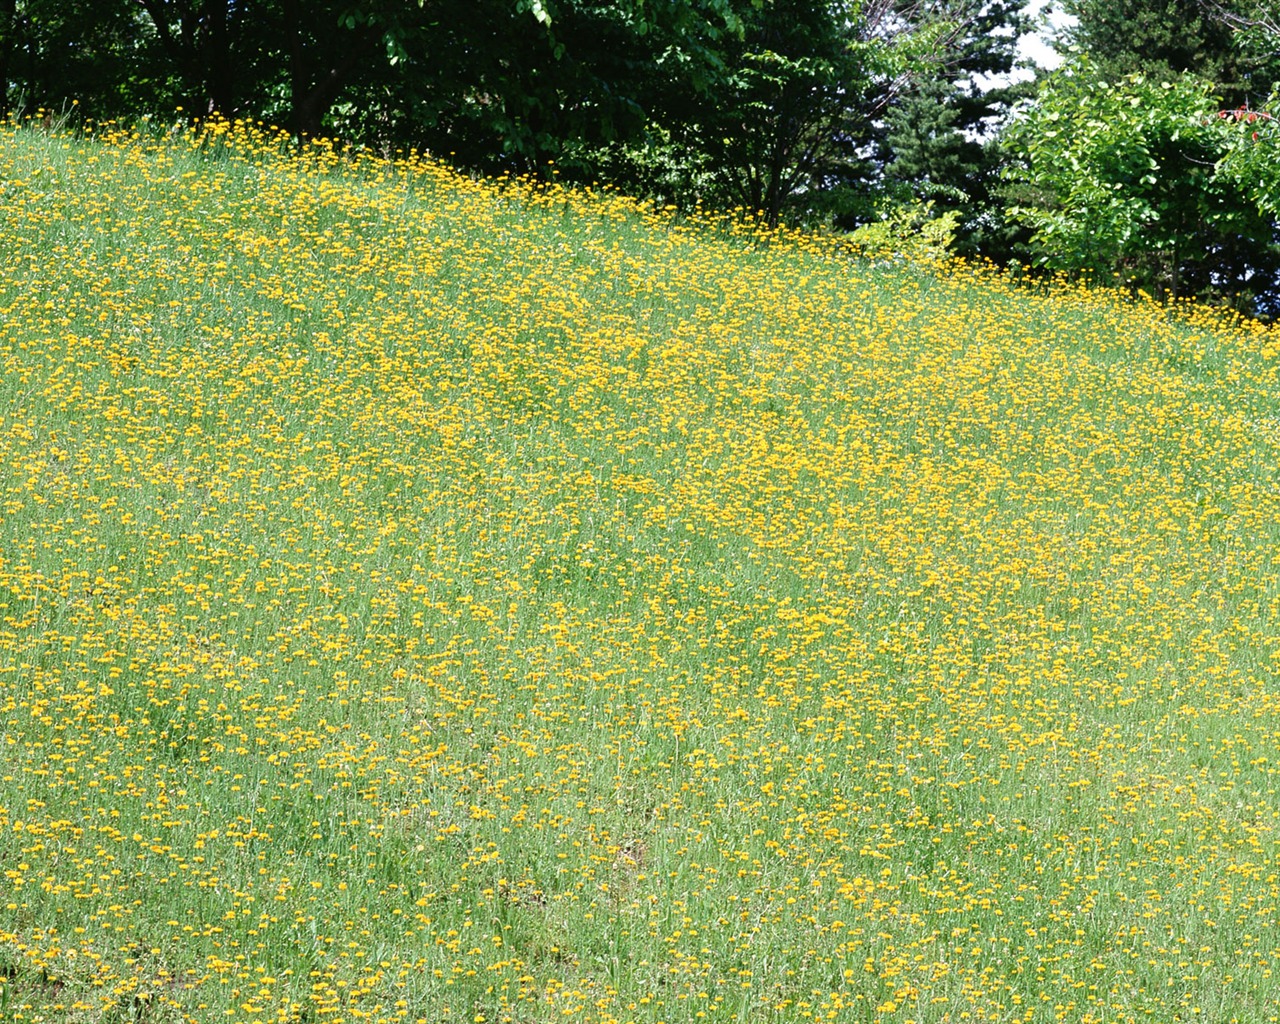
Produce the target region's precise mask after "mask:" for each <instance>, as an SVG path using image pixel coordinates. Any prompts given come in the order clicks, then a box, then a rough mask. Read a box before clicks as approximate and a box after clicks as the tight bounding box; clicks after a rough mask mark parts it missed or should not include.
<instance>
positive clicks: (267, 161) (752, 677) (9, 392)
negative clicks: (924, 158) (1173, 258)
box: [0, 125, 1280, 1024]
mask: <svg viewBox="0 0 1280 1024" xmlns="http://www.w3.org/2000/svg"><path fill="white" fill-rule="evenodd" d="M0 209H2V210H3V217H2V218H0V367H2V372H0V870H2V871H3V877H2V878H0V1017H3V1019H5V1020H13V1021H23V1022H32V1021H43V1022H55V1021H56V1022H59V1024H63V1022H66V1024H88V1022H97V1021H135V1022H154V1024H168V1022H176V1021H192V1022H201V1024H204V1022H210V1021H226V1022H229V1024H249V1022H268V1021H278V1022H286V1021H295V1022H303V1021H306V1022H308V1024H340V1022H341V1024H347V1022H357V1021H368V1022H399V1021H423V1022H430V1024H435V1022H439V1021H450V1020H456V1021H466V1022H468V1024H489V1022H493V1024H497V1022H511V1024H533V1022H543V1021H551V1020H566V1021H569V1020H572V1021H588V1022H598V1024H605V1022H619V1021H635V1022H658V1021H663V1022H677V1021H679V1022H685V1021H689V1022H692V1021H702V1020H724V1021H747V1020H749V1021H752V1022H762V1021H802V1020H815V1021H818V1020H820V1021H851V1022H852V1021H858V1022H863V1021H895V1022H904V1024H905V1022H915V1024H925V1022H931V1024H932V1022H957V1024H958V1022H962V1021H964V1022H978V1021H1002V1022H1012V1021H1027V1022H1042V1021H1072V1022H1098V1024H1101V1022H1107V1024H1113V1022H1114V1024H1119V1022H1129V1021H1173V1020H1197V1019H1198V1020H1204V1021H1206V1022H1225V1021H1233V1020H1234V1021H1248V1022H1255V1021H1256V1022H1261V1021H1265V1020H1276V1019H1277V1017H1278V1016H1280V984H1278V983H1277V980H1276V977H1275V972H1276V971H1277V970H1278V969H1280V940H1278V939H1277V935H1278V934H1280V933H1278V932H1277V924H1278V922H1277V914H1278V908H1280V851H1278V848H1277V827H1278V825H1280V805H1278V804H1277V782H1276V775H1277V771H1278V770H1280V754H1278V753H1277V739H1278V738H1280V726H1278V725H1277V714H1278V713H1280V685H1278V683H1277V659H1280V545H1278V544H1277V540H1278V539H1280V480H1278V479H1277V458H1278V456H1280V388H1278V386H1277V385H1278V380H1277V366H1276V362H1275V360H1274V355H1275V353H1276V351H1277V348H1278V347H1280V342H1277V339H1276V336H1275V333H1274V331H1271V330H1269V329H1265V328H1262V327H1259V326H1257V325H1251V324H1245V323H1239V322H1231V321H1227V320H1225V319H1222V318H1220V317H1217V316H1214V315H1211V314H1210V313H1208V312H1206V311H1203V310H1197V309H1195V308H1194V307H1187V308H1185V309H1181V310H1178V311H1170V310H1168V309H1162V308H1160V307H1157V306H1155V305H1144V304H1126V303H1121V302H1118V301H1116V300H1115V299H1114V298H1113V297H1111V296H1109V295H1107V294H1106V293H1101V292H1090V291H1087V290H1084V289H1080V288H1075V287H1072V286H1069V285H1067V284H1065V283H1062V284H1058V285H1054V286H1052V287H1048V288H1046V289H1044V290H1043V291H1042V292H1040V293H1033V292H1030V291H1026V290H1019V289H1017V288H1015V287H1014V286H1012V285H1011V284H1010V283H1009V282H1008V281H1007V280H1006V279H1004V278H1002V277H1000V276H999V275H996V274H994V273H992V272H990V271H987V270H983V269H982V268H977V267H966V266H951V267H942V268H933V269H927V268H922V267H919V266H913V265H908V264H904V263H897V262H894V261H892V260H883V259H877V260H875V261H866V260H862V259H859V258H857V257H856V256H854V255H851V254H850V253H848V252H847V251H842V249H841V247H840V246H839V245H838V244H837V243H836V242H834V241H832V240H829V239H824V238H821V237H818V236H813V235H799V234H788V233H778V234H767V233H761V232H759V231H757V230H755V229H753V228H750V227H747V226H739V225H734V224H730V223H713V222H710V221H707V222H701V221H698V222H694V223H680V222H677V221H673V220H672V219H671V218H670V217H669V216H666V215H663V214H661V213H652V212H647V211H646V210H645V209H644V208H642V207H641V206H639V205H638V204H636V203H633V202H631V201H628V200H625V199H623V198H621V197H618V196H616V195H613V194H612V193H610V192H609V191H608V190H600V189H596V190H594V191H581V192H569V191H562V190H558V189H554V188H551V189H548V188H540V187H537V186H535V185H533V184H531V183H527V182H521V181H498V182H477V181H471V180H468V179H466V178H463V177H459V176H456V175H454V174H452V173H450V172H448V171H446V170H444V169H442V168H441V167H438V166H436V165H434V164H431V163H429V162H425V161H417V160H392V161H373V160H355V159H349V158H346V157H343V156H342V155H341V154H339V153H337V152H335V151H334V150H333V149H332V148H331V147H328V146H326V145H324V144H314V145H311V146H309V147H307V148H306V149H305V150H304V151H303V152H301V153H294V154H287V153H284V152H282V151H281V146H280V144H279V142H278V141H277V140H276V139H274V138H273V137H272V136H271V135H270V134H269V133H266V132H263V131H261V130H258V129H255V128H253V127H251V126H247V125H237V126H226V125H215V126H212V127H210V128H207V129H205V130H204V131H202V132H196V131H186V132H175V133H173V134H171V135H169V136H165V137H158V138H152V137H144V136H140V135H137V134H131V133H129V132H124V131H119V132H112V131H103V132H102V133H101V135H100V137H98V138H97V139H94V140H84V139H77V138H71V137H68V136H64V135H59V134H56V133H44V132H41V131H39V130H36V129H27V128H21V127H18V126H16V125H11V126H9V127H7V128H4V129H3V130H0Z"/></svg>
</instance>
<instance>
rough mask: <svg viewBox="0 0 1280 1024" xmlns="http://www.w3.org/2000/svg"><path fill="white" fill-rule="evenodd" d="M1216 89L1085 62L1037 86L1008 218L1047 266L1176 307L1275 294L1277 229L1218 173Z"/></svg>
mask: <svg viewBox="0 0 1280 1024" xmlns="http://www.w3.org/2000/svg"><path fill="white" fill-rule="evenodd" d="M1218 109H1219V102H1218V100H1217V99H1216V98H1215V96H1214V94H1213V86H1212V85H1211V84H1210V83H1208V82H1205V81H1203V80H1201V79H1197V78H1194V77H1192V76H1188V75H1184V76H1180V77H1177V78H1175V79H1173V80H1164V81H1160V80H1157V79H1154V78H1150V77H1146V76H1142V75H1131V76H1128V77H1126V78H1125V79H1123V80H1121V81H1118V82H1114V83H1113V82H1109V81H1106V80H1105V79H1102V78H1100V77H1099V76H1098V75H1097V73H1096V71H1095V69H1093V68H1092V67H1091V66H1090V65H1089V64H1087V63H1085V62H1083V61H1078V62H1076V63H1075V64H1073V65H1071V66H1069V67H1068V68H1067V69H1065V70H1064V71H1063V72H1061V73H1059V74H1056V75H1054V76H1052V77H1051V78H1049V79H1047V80H1046V81H1045V82H1044V83H1043V84H1042V86H1041V89H1040V93H1039V97H1038V99H1037V102H1036V104H1035V105H1034V106H1033V107H1032V108H1031V109H1029V110H1028V111H1026V112H1025V113H1024V114H1023V116H1021V117H1020V118H1019V119H1018V120H1017V121H1016V122H1015V123H1014V124H1013V125H1012V126H1011V128H1010V129H1009V131H1008V133H1007V135H1006V137H1005V145H1006V146H1007V147H1008V148H1009V150H1010V152H1011V153H1012V154H1014V155H1015V156H1016V157H1018V158H1019V163H1018V164H1017V165H1016V166H1014V167H1012V168H1011V169H1010V171H1009V173H1008V176H1009V177H1010V179H1011V180H1012V181H1013V182H1015V183H1016V184H1017V185H1018V186H1020V193H1021V197H1022V201H1021V202H1019V203H1018V204H1017V205H1014V206H1013V207H1011V208H1010V210H1009V215H1010V216H1011V217H1012V218H1014V219H1015V220H1017V221H1019V222H1021V223H1023V224H1025V225H1027V226H1028V227H1030V228H1031V229H1032V231H1033V232H1034V235H1033V245H1034V246H1035V249H1036V252H1037V258H1038V262H1039V264H1040V265H1041V266H1044V267H1046V268H1051V269H1059V270H1067V271H1074V272H1091V273H1094V274H1098V275H1104V276H1109V277H1113V278H1114V280H1115V281H1116V282H1117V283H1118V284H1121V285H1125V286H1129V287H1133V288H1139V289H1144V290H1147V291H1151V292H1153V293H1157V294H1163V295H1167V296H1170V297H1178V296H1181V295H1187V294H1196V295H1199V296H1201V297H1203V298H1217V297H1222V296H1224V295H1225V296H1237V297H1239V299H1240V301H1242V302H1248V300H1249V298H1250V296H1251V295H1252V294H1256V292H1257V290H1258V289H1259V287H1260V286H1261V287H1262V288H1263V289H1266V288H1267V287H1270V286H1272V285H1273V284H1274V281H1275V274H1276V268H1277V264H1278V262H1280V261H1278V253H1277V250H1276V246H1275V243H1274V221H1273V220H1272V219H1271V218H1270V217H1268V216H1266V215H1265V214H1264V213H1263V212H1262V211H1260V210H1259V209H1258V208H1257V206H1256V205H1255V204H1254V203H1253V202H1250V201H1249V198H1248V197H1247V196H1246V195H1245V194H1244V193H1243V192H1242V190H1241V188H1240V186H1239V184H1238V182H1237V180H1235V179H1233V178H1231V177H1228V176H1226V175H1223V174H1221V173H1219V172H1218V170H1217V164H1218V161H1219V160H1220V159H1221V158H1222V157H1223V156H1224V154H1225V148H1224V147H1225V140H1224V138H1223V134H1222V131H1221V129H1220V128H1219V126H1218V122H1219V118H1218V116H1217V113H1218Z"/></svg>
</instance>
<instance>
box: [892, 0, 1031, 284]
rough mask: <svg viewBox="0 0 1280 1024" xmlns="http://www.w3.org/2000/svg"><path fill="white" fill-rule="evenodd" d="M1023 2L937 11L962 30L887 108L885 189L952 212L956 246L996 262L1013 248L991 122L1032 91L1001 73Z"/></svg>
mask: <svg viewBox="0 0 1280 1024" xmlns="http://www.w3.org/2000/svg"><path fill="white" fill-rule="evenodd" d="M1026 6H1027V4H1026V0H1007V2H996V3H989V2H983V0H956V2H954V3H953V4H951V5H950V8H951V9H950V10H949V11H948V10H944V11H942V12H940V16H942V17H947V16H950V17H951V18H952V19H953V20H954V21H955V22H956V23H957V24H961V25H964V26H965V30H964V32H963V33H962V34H961V35H960V36H959V37H958V38H957V39H956V40H955V42H954V43H953V45H952V47H951V53H950V55H949V57H948V58H947V59H946V60H945V61H944V62H941V63H940V65H939V66H938V67H937V68H935V69H934V73H933V74H931V75H928V76H922V77H920V78H919V79H918V80H917V81H915V82H913V83H912V84H911V85H910V87H909V88H908V89H907V90H906V91H905V92H904V93H903V94H902V95H901V96H900V97H899V98H898V99H897V100H896V101H895V102H894V103H893V105H892V106H891V107H890V108H889V110H888V112H887V115H886V117H885V132H884V137H883V142H882V151H883V157H882V159H883V161H884V175H885V181H886V184H887V185H888V186H889V188H890V190H891V191H894V192H897V193H907V194H910V195H911V196H913V197H915V198H916V199H919V200H923V201H929V202H932V203H933V204H934V205H935V207H936V209H937V210H938V211H939V212H940V213H946V212H954V213H955V214H956V219H957V221H958V225H959V226H958V230H957V235H956V246H955V248H956V251H957V252H959V253H960V254H962V255H968V256H973V255H978V254H982V255H985V256H988V257H990V258H993V259H996V260H998V261H1000V262H1004V261H1006V260H1007V259H1008V258H1009V257H1010V256H1011V255H1012V252H1013V245H1014V244H1015V240H1016V232H1011V231H1010V230H1009V227H1008V222H1007V221H1006V219H1005V218H1004V216H1003V206H1002V202H1001V199H1000V197H999V195H998V192H999V189H1000V171H1001V168H1002V167H1003V163H1004V159H1005V154H1004V151H1003V150H1002V149H1001V147H1000V146H999V144H998V142H997V140H996V139H995V137H994V127H995V126H997V125H999V124H1002V123H1003V122H1004V121H1005V120H1007V119H1008V116H1009V113H1010V110H1011V109H1012V106H1013V105H1014V104H1015V103H1017V102H1018V101H1020V100H1022V99H1025V98H1026V97H1027V96H1028V95H1031V94H1033V92H1034V87H1033V86H1032V85H1031V84H1030V83H1029V82H1021V83H1017V84H1010V83H1009V82H1008V79H1009V77H1010V75H1011V74H1012V72H1013V71H1014V70H1015V66H1016V63H1017V52H1016V47H1017V41H1018V38H1019V37H1020V36H1021V35H1023V34H1024V33H1025V32H1026V31H1027V30H1028V28H1029V18H1028V17H1027V15H1026Z"/></svg>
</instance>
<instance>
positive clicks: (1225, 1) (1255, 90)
mask: <svg viewBox="0 0 1280 1024" xmlns="http://www.w3.org/2000/svg"><path fill="white" fill-rule="evenodd" d="M1064 8H1065V10H1066V11H1067V12H1068V13H1070V14H1072V15H1074V16H1075V18H1076V24H1075V25H1074V27H1072V28H1070V29H1068V30H1067V31H1066V32H1065V33H1064V34H1063V36H1062V38H1061V40H1060V42H1061V43H1062V44H1063V45H1065V46H1068V47H1074V48H1075V49H1076V50H1077V51H1079V52H1082V53H1084V54H1086V55H1087V56H1088V58H1089V59H1090V61H1092V62H1093V64H1094V66H1095V68H1096V69H1097V73H1098V74H1099V75H1100V76H1101V77H1102V78H1105V79H1108V80H1116V79H1119V78H1122V77H1124V76H1125V75H1130V74H1144V75H1149V76H1151V77H1153V78H1156V79H1170V78H1174V77H1176V76H1178V75H1180V74H1183V73H1187V72H1189V73H1191V74H1194V75H1197V76H1198V77H1200V78H1204V79H1208V80H1209V81H1211V82H1213V83H1214V84H1215V86H1216V87H1217V89H1218V93H1219V95H1220V96H1222V97H1223V102H1224V103H1225V104H1226V105H1227V106H1236V105H1237V104H1240V103H1244V102H1250V101H1251V102H1257V101H1259V100H1262V99H1264V98H1265V97H1266V96H1267V94H1268V93H1269V92H1270V91H1271V88H1272V86H1273V84H1274V83H1275V81H1276V78H1277V76H1280V52H1277V48H1276V47H1274V46H1271V45H1268V44H1266V43H1262V44H1261V45H1259V44H1260V42H1261V41H1262V40H1264V39H1265V37H1266V35H1267V29H1268V27H1271V28H1276V27H1280V7H1277V5H1276V4H1275V3H1274V2H1272V0H1065V3H1064Z"/></svg>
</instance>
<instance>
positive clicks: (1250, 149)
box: [1218, 93, 1280, 218]
mask: <svg viewBox="0 0 1280 1024" xmlns="http://www.w3.org/2000/svg"><path fill="white" fill-rule="evenodd" d="M1267 106H1268V107H1269V108H1270V110H1280V93H1278V94H1276V95H1273V96H1272V97H1271V101H1270V102H1269V103H1268V105H1267ZM1219 121H1220V123H1221V124H1222V126H1223V135H1224V137H1225V139H1226V143H1227V146H1226V153H1225V154H1224V155H1223V157H1222V160H1221V162H1220V163H1219V165H1218V169H1219V171H1220V172H1221V173H1222V174H1223V175H1225V176H1226V177H1228V178H1230V179H1231V180H1232V181H1234V182H1235V183H1236V184H1237V185H1239V186H1240V187H1241V188H1242V189H1244V191H1245V192H1247V193H1248V195H1249V198H1250V199H1252V200H1253V201H1254V202H1255V203H1257V204H1258V206H1259V207H1260V208H1262V209H1263V210H1265V211H1266V212H1267V213H1269V214H1270V215H1271V216H1272V217H1275V218H1280V120H1277V118H1276V115H1274V114H1272V113H1270V112H1269V111H1268V110H1265V109H1264V110H1250V109H1248V108H1243V107H1242V108H1240V109H1238V110H1231V111H1223V112H1222V114H1220V115H1219Z"/></svg>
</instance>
